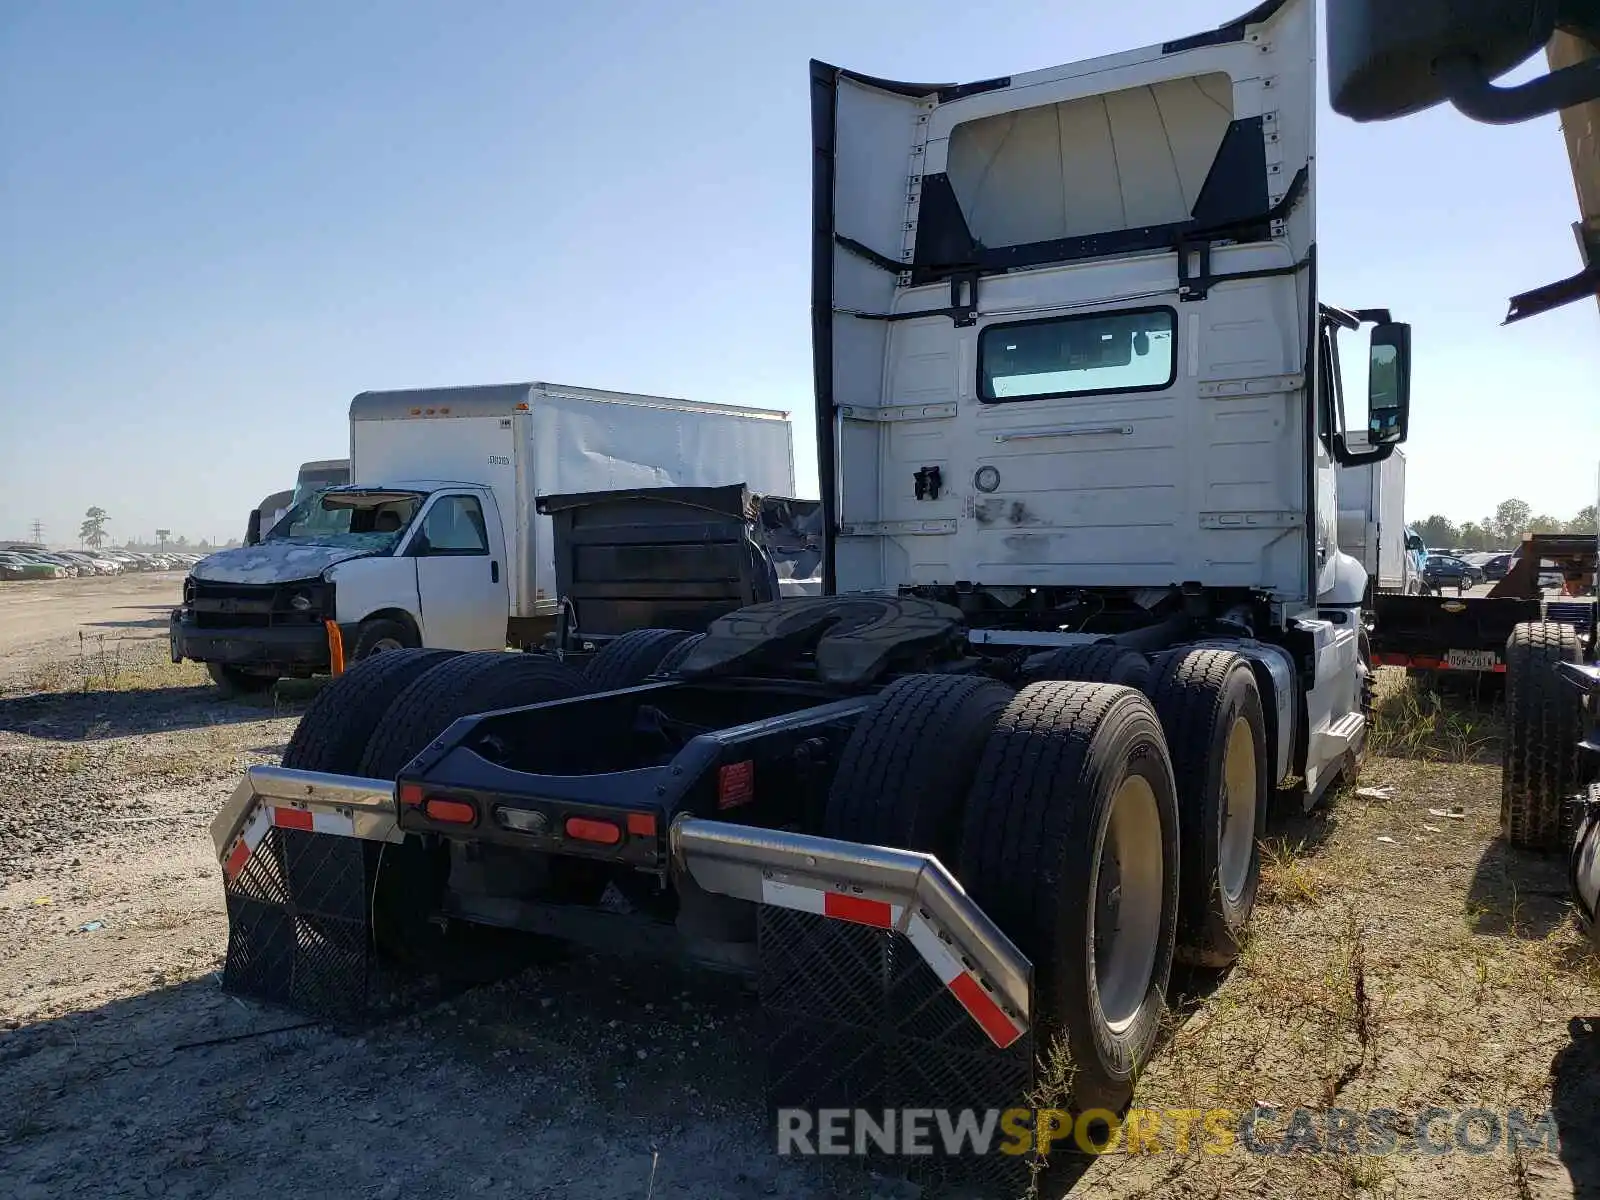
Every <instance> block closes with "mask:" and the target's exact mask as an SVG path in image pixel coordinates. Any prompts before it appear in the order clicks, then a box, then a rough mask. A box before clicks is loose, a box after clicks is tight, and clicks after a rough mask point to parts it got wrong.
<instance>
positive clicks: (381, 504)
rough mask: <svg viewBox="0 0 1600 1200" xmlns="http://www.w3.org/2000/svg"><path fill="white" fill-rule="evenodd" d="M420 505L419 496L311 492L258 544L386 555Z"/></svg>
mask: <svg viewBox="0 0 1600 1200" xmlns="http://www.w3.org/2000/svg"><path fill="white" fill-rule="evenodd" d="M422 501H423V494H422V493H421V492H395V491H381V492H377V491H374V492H349V491H343V490H337V491H322V492H315V493H313V494H312V495H309V496H306V497H304V498H303V499H301V500H299V501H297V502H296V503H295V505H294V506H293V507H292V508H290V509H289V511H288V512H286V513H284V514H283V517H282V519H280V520H279V521H278V523H277V524H276V525H274V526H273V527H272V528H271V529H269V530H268V531H267V532H266V533H265V534H263V535H262V538H261V540H262V541H263V542H298V543H302V544H306V545H316V546H349V547H352V548H357V549H362V550H373V551H383V550H390V549H393V548H394V545H395V543H396V542H398V541H399V540H400V535H401V534H402V533H404V532H405V529H406V526H408V525H410V524H411V518H412V517H414V516H416V514H417V509H418V508H419V507H421V505H422Z"/></svg>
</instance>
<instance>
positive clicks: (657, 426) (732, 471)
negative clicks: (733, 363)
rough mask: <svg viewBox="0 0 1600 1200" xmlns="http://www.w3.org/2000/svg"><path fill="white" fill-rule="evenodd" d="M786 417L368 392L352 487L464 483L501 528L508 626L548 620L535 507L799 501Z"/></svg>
mask: <svg viewBox="0 0 1600 1200" xmlns="http://www.w3.org/2000/svg"><path fill="white" fill-rule="evenodd" d="M793 449H794V448H793V437H792V430H791V427H790V424H789V421H788V419H787V415H786V414H784V413H782V412H779V411H775V410H771V409H760V408H742V407H735V406H732V405H723V404H701V403H695V402H693V401H689V400H677V399H672V398H669V397H665V396H643V395H631V394H628V393H625V392H606V391H598V390H595V389H590V388H576V387H560V386H558V385H555V384H546V383H533V384H517V385H512V386H508V387H475V388H449V389H430V390H427V391H400V392H363V393H362V394H361V395H359V396H357V397H356V398H355V399H354V400H353V401H351V404H350V460H351V479H352V480H353V481H354V483H355V484H356V485H358V486H359V485H363V484H368V483H374V484H381V483H383V482H385V481H393V480H400V479H449V480H470V481H472V482H476V483H481V484H484V485H486V486H488V487H489V488H490V490H491V491H493V493H494V498H495V501H496V505H497V507H498V508H499V509H500V518H501V520H502V521H504V522H505V532H506V555H507V563H506V565H505V572H506V580H507V585H508V588H509V597H508V602H509V611H510V615H511V616H512V617H536V616H549V615H553V614H554V612H555V609H556V603H557V599H558V597H557V595H556V585H555V561H554V558H553V556H552V552H551V544H550V519H549V518H548V517H541V516H539V515H538V513H537V512H535V511H534V497H535V496H539V495H552V494H556V493H570V492H603V491H613V490H619V489H622V488H635V487H668V486H675V487H711V486H717V485H721V484H728V483H744V484H747V485H748V486H749V488H750V490H751V491H753V492H757V493H759V494H762V495H775V496H791V495H793V494H794V455H793Z"/></svg>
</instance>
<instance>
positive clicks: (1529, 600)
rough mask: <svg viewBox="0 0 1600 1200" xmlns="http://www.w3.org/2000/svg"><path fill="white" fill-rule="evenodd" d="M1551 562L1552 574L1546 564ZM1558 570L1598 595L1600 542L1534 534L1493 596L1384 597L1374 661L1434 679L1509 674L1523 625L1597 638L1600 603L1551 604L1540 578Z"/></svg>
mask: <svg viewBox="0 0 1600 1200" xmlns="http://www.w3.org/2000/svg"><path fill="white" fill-rule="evenodd" d="M1544 563H1550V564H1551V567H1550V568H1543V567H1542V564H1544ZM1547 570H1553V571H1555V572H1556V573H1557V574H1559V575H1560V576H1561V577H1562V578H1563V580H1566V581H1575V582H1576V583H1577V584H1578V585H1579V590H1583V591H1588V592H1590V593H1592V592H1593V588H1592V586H1590V584H1591V582H1592V581H1593V580H1594V578H1595V576H1596V539H1595V537H1594V536H1585V535H1581V534H1543V533H1535V534H1527V535H1525V536H1524V538H1523V541H1522V545H1521V549H1520V551H1519V553H1518V555H1517V558H1516V561H1515V562H1513V563H1512V566H1511V569H1510V570H1509V571H1508V572H1507V573H1506V576H1505V578H1503V579H1501V580H1499V581H1497V582H1496V583H1495V586H1494V587H1493V588H1491V589H1490V591H1489V593H1488V595H1486V596H1450V595H1445V594H1442V593H1441V594H1437V595H1431V596H1402V595H1392V594H1379V595H1377V596H1375V597H1374V598H1373V602H1372V624H1373V627H1372V630H1371V634H1370V637H1371V644H1372V661H1373V663H1374V665H1376V666H1389V667H1405V668H1407V669H1409V670H1413V671H1427V672H1476V673H1480V674H1492V675H1504V674H1505V672H1506V645H1507V643H1508V642H1509V641H1510V639H1511V635H1512V632H1513V631H1514V630H1515V629H1516V627H1517V626H1518V625H1522V624H1527V623H1530V622H1546V621H1548V622H1553V623H1556V624H1561V625H1570V626H1571V627H1572V628H1573V629H1575V630H1577V631H1578V633H1579V634H1580V635H1581V636H1583V637H1586V638H1587V637H1590V636H1592V635H1593V631H1594V629H1595V620H1596V616H1595V613H1596V608H1595V600H1594V598H1593V596H1592V594H1591V595H1588V596H1582V595H1580V596H1568V595H1562V596H1558V597H1557V596H1551V597H1547V596H1546V595H1545V593H1544V591H1543V589H1542V588H1541V587H1540V585H1539V578H1540V576H1541V574H1544V573H1546V571H1547Z"/></svg>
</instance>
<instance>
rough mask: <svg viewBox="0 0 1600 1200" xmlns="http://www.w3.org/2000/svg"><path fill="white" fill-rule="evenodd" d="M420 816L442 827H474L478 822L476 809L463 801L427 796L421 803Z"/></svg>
mask: <svg viewBox="0 0 1600 1200" xmlns="http://www.w3.org/2000/svg"><path fill="white" fill-rule="evenodd" d="M422 815H423V816H425V817H427V818H428V820H430V821H438V822H439V823H440V824H443V825H474V824H476V823H477V820H478V809H477V807H476V806H475V805H473V804H470V803H468V802H467V801H465V800H446V799H444V798H443V797H442V796H429V797H428V798H427V799H426V800H424V801H423V802H422Z"/></svg>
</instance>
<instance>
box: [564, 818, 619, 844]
mask: <svg viewBox="0 0 1600 1200" xmlns="http://www.w3.org/2000/svg"><path fill="white" fill-rule="evenodd" d="M566 830H567V836H568V837H569V838H574V839H576V840H577V841H580V842H598V843H599V844H600V845H602V846H615V845H616V844H617V843H618V842H620V841H621V840H622V830H620V829H618V828H617V827H616V826H615V825H613V824H612V823H611V822H610V821H591V820H589V819H588V818H587V817H568V818H567V824H566Z"/></svg>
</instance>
